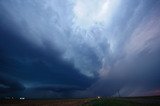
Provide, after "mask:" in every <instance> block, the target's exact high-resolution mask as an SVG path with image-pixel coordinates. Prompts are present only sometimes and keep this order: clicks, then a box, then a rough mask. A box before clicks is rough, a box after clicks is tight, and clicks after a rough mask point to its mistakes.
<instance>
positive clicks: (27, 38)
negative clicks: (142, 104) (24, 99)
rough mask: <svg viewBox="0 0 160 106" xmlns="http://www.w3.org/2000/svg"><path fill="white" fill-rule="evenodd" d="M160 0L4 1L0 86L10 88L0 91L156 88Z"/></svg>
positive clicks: (83, 92)
mask: <svg viewBox="0 0 160 106" xmlns="http://www.w3.org/2000/svg"><path fill="white" fill-rule="evenodd" d="M159 5H160V2H159V1H158V0H152V1H151V0H145V1H144V0H134V1H132V0H125V1H122V0H93V1H92V2H91V1H90V0H75V1H73V0H66V1H64V0H47V1H46V0H27V1H26V0H14V1H13V0H1V1H0V16H1V17H0V75H1V76H3V78H2V81H1V82H0V91H1V92H3V91H4V90H7V89H8V87H9V88H10V89H9V90H7V93H6V94H4V95H0V96H1V97H3V96H5V95H16V96H20V95H26V96H28V97H44V94H46V92H47V95H45V96H46V97H84V96H85V97H86V96H97V95H102V96H111V95H116V94H117V91H120V94H121V95H123V96H135V95H152V94H154V92H156V91H158V90H159V88H160V85H159V82H160V79H159V78H160V76H159V75H160V71H159V70H160V67H159V66H160V58H159V54H160V47H159V45H160V43H159V42H160V30H159V29H160V19H159V17H160V14H159V11H160V8H159ZM8 78H9V79H8ZM10 78H12V79H13V80H14V81H13V82H12V81H11V82H10ZM4 79H5V80H4ZM10 83H13V85H15V86H16V87H15V88H16V89H12V88H11V87H10V86H11V85H10ZM17 90H19V92H18V93H10V91H17ZM32 91H34V92H39V95H36V94H37V93H35V94H31V93H30V92H32ZM51 92H52V93H51ZM68 92H72V94H69V93H68ZM147 92H151V94H149V93H147ZM51 94H52V95H51ZM53 95H55V96H53Z"/></svg>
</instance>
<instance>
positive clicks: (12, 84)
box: [0, 73, 25, 94]
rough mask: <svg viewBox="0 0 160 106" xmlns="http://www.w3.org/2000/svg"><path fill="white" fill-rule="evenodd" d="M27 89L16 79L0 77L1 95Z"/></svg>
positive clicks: (6, 76) (5, 76)
mask: <svg viewBox="0 0 160 106" xmlns="http://www.w3.org/2000/svg"><path fill="white" fill-rule="evenodd" d="M24 89H25V87H24V86H23V84H21V83H20V82H18V81H17V80H16V79H14V78H11V76H8V75H3V74H2V73H1V75H0V93H1V94H3V93H8V92H15V91H22V90H24Z"/></svg>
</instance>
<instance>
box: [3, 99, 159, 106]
mask: <svg viewBox="0 0 160 106" xmlns="http://www.w3.org/2000/svg"><path fill="white" fill-rule="evenodd" d="M0 106H160V97H130V98H102V99H96V98H89V99H88V98H87V99H59V100H0Z"/></svg>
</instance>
